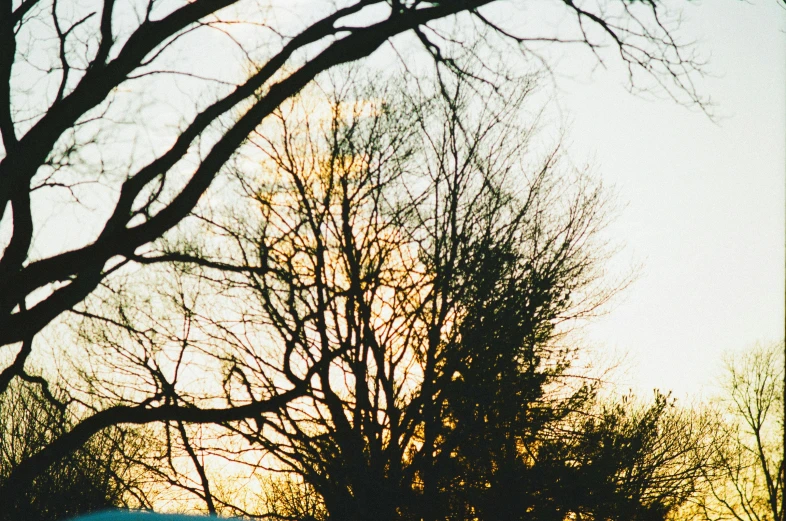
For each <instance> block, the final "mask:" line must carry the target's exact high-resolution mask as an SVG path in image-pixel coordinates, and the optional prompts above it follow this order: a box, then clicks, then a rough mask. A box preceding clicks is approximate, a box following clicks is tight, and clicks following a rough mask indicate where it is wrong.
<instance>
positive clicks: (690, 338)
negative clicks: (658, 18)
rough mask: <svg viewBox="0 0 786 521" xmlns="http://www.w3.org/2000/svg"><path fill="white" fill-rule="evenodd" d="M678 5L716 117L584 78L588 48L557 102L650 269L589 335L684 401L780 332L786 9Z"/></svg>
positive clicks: (631, 256)
mask: <svg viewBox="0 0 786 521" xmlns="http://www.w3.org/2000/svg"><path fill="white" fill-rule="evenodd" d="M673 4H675V5H676V4H680V5H682V6H683V7H684V16H685V23H684V26H683V28H682V31H681V32H680V33H679V34H681V35H682V36H683V39H687V40H695V41H696V46H697V47H696V48H697V50H698V51H699V52H700V53H701V54H703V55H704V56H706V57H707V58H708V59H709V64H708V66H707V71H708V72H709V73H711V75H712V76H711V77H707V78H706V79H705V80H704V81H702V82H701V83H700V85H699V87H700V90H701V92H702V93H704V94H706V95H708V96H711V97H712V98H713V100H714V101H715V103H716V106H715V109H714V112H715V114H716V116H717V117H716V121H714V122H713V121H711V120H710V118H708V117H707V116H706V115H705V114H703V113H701V112H700V111H698V110H696V109H695V108H694V109H690V108H685V107H682V106H678V105H677V104H676V103H674V102H673V101H672V100H669V99H660V100H651V99H644V98H642V97H637V96H633V95H631V94H629V93H628V92H627V91H626V89H625V87H624V81H623V79H624V71H623V70H621V69H620V68H619V67H618V65H619V64H618V63H617V65H614V63H616V62H609V63H610V69H609V70H603V69H597V70H595V72H594V73H592V74H589V73H582V72H580V70H581V69H582V68H584V69H586V68H587V67H586V64H587V63H589V62H590V61H591V59H590V58H591V57H590V56H588V55H587V53H586V49H585V50H584V53H583V54H582V53H581V51H577V53H576V54H575V55H572V56H571V55H568V56H566V57H565V59H564V60H563V61H562V62H561V65H560V66H559V67H558V69H557V71H558V72H561V73H563V74H564V76H563V77H561V78H559V80H558V82H557V85H558V87H559V89H560V91H559V92H558V93H557V94H556V95H555V98H554V99H555V101H558V102H559V107H560V109H561V117H562V118H563V119H564V120H567V121H568V122H570V128H569V134H568V135H569V138H568V143H569V146H568V147H567V149H568V151H569V154H570V156H571V158H572V159H573V160H574V161H575V162H576V163H584V162H586V161H587V160H588V159H589V160H590V162H591V163H592V164H593V165H594V167H595V169H596V170H597V171H598V173H599V174H600V175H601V176H602V178H603V179H604V180H606V181H608V182H609V183H610V184H613V185H615V186H616V189H617V193H618V197H619V200H620V201H621V202H622V203H626V205H627V206H626V207H625V208H624V209H623V210H622V211H621V213H620V216H619V218H618V219H617V221H616V222H615V223H614V224H613V226H612V227H611V228H610V230H609V233H610V234H611V236H612V237H613V239H614V240H618V241H620V242H622V243H623V244H625V245H626V246H625V249H624V250H623V252H622V254H621V256H620V258H619V259H618V260H619V264H621V265H623V266H630V264H631V263H640V264H641V265H642V267H643V270H642V272H641V276H640V277H639V279H638V280H637V282H636V283H635V284H634V285H633V286H631V287H630V288H629V289H628V290H627V291H626V292H625V293H624V294H623V295H622V296H621V298H619V299H618V300H617V302H616V305H615V307H614V308H613V309H611V312H610V313H609V314H608V315H607V316H605V317H603V318H601V319H599V320H597V321H595V322H594V323H593V324H592V325H591V326H589V328H588V334H589V336H590V338H591V340H592V341H593V343H594V344H595V345H596V346H597V347H598V348H599V349H600V350H601V351H605V352H609V351H614V352H619V353H622V352H627V353H630V359H629V360H630V366H631V370H630V371H629V373H628V374H627V377H626V380H625V381H624V382H623V383H624V384H626V385H629V386H631V387H634V388H635V389H637V390H639V391H646V390H648V389H651V388H654V387H658V388H661V389H672V390H674V391H675V394H676V395H678V396H683V395H685V394H688V393H690V394H694V393H697V392H699V391H700V390H701V388H702V385H704V384H707V383H710V382H711V380H712V377H713V375H714V374H717V372H718V367H719V361H720V356H721V354H722V353H723V352H725V351H728V350H732V349H740V348H744V347H746V346H749V345H751V344H753V343H754V342H756V341H776V340H778V339H780V338H782V336H783V329H784V325H783V317H784V237H785V235H786V232H785V231H784V206H785V205H786V201H785V200H784V187H785V186H786V151H785V148H786V147H785V144H786V130H785V129H786V32H785V31H786V9H784V8H782V7H781V5H780V4H779V2H778V0H751V2H745V1H743V0H712V1H710V0H704V2H674V3H673ZM536 18H537V17H533V19H536ZM206 52H208V53H209V51H206ZM577 64H578V66H577ZM577 71H579V72H577Z"/></svg>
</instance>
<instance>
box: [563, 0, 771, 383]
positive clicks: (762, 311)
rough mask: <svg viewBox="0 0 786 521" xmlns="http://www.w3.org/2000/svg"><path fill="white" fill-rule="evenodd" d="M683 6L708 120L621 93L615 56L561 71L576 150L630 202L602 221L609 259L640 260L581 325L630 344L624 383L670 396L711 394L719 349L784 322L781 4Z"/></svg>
mask: <svg viewBox="0 0 786 521" xmlns="http://www.w3.org/2000/svg"><path fill="white" fill-rule="evenodd" d="M686 4H687V3H686ZM684 14H685V18H686V21H685V24H684V26H683V29H682V31H681V33H680V34H682V35H684V36H686V37H687V39H691V40H696V41H697V49H698V50H699V51H700V53H702V54H703V55H705V56H707V57H708V59H709V64H708V67H707V70H708V71H709V72H710V73H711V74H712V76H713V77H709V78H706V79H705V80H704V81H702V82H701V83H700V85H699V86H700V90H701V92H702V93H703V94H706V95H709V96H711V97H712V98H713V100H714V101H715V103H716V107H715V110H714V112H715V114H716V115H717V118H716V119H717V122H715V123H713V122H712V121H711V120H710V119H709V118H708V117H707V116H706V115H704V114H702V113H700V112H698V111H696V110H690V109H686V108H684V107H680V106H677V105H676V104H675V103H674V102H672V101H670V100H668V99H663V100H645V99H642V98H640V97H635V96H632V95H630V94H628V93H627V92H626V91H625V88H624V85H623V83H622V82H621V81H620V71H619V70H609V71H603V70H601V71H597V72H595V73H594V74H593V75H592V76H591V77H590V76H584V77H577V78H576V79H575V80H574V81H568V82H566V81H562V82H561V85H560V87H561V89H562V92H561V96H560V100H561V105H562V108H563V111H564V113H565V114H567V119H568V120H569V121H571V122H572V125H571V128H570V133H569V135H570V139H569V141H570V143H571V147H570V153H571V155H572V157H573V158H574V159H575V160H576V161H581V160H582V159H585V160H586V159H587V158H591V159H592V160H591V164H593V165H594V166H595V169H596V170H597V171H598V172H599V173H600V174H601V175H602V178H603V179H604V180H607V181H608V182H610V183H612V184H614V185H615V187H616V189H617V190H616V191H617V194H618V197H619V200H620V201H621V202H622V203H627V206H626V207H625V208H624V209H623V210H622V211H621V213H620V216H619V217H618V219H617V220H616V222H615V224H614V225H613V226H612V227H611V228H610V230H609V233H610V235H611V236H612V237H613V238H614V239H615V240H620V241H622V242H623V243H624V244H625V248H624V250H623V253H622V254H621V256H620V258H618V262H619V263H622V264H625V263H628V264H629V265H630V263H631V262H637V263H641V264H642V266H643V270H642V272H641V275H640V277H639V278H638V280H637V282H636V283H635V284H634V285H633V286H631V287H630V288H629V289H627V290H626V292H625V293H624V294H623V295H622V297H621V298H620V299H619V300H618V301H617V303H616V305H615V306H614V307H613V309H612V310H611V312H610V313H609V314H608V315H607V316H605V317H603V318H601V319H599V320H597V321H595V322H594V324H593V325H591V326H590V327H589V331H588V334H589V337H590V338H591V339H592V341H593V343H595V344H596V346H597V348H599V349H603V350H609V351H614V352H619V353H628V354H629V360H628V362H629V363H628V364H627V365H628V367H629V371H628V372H627V373H626V375H625V376H624V377H622V379H621V382H622V383H623V385H624V386H630V387H632V388H633V389H635V390H637V391H639V392H648V391H649V390H650V389H652V388H655V387H657V388H660V389H662V390H668V389H671V390H673V391H674V394H675V396H678V397H684V396H686V395H691V396H697V395H699V394H704V395H707V394H709V393H710V392H711V388H709V387H708V385H711V384H712V383H713V380H714V378H715V376H716V375H717V374H718V370H719V367H720V358H721V355H722V353H724V352H725V351H729V350H735V349H737V350H738V349H742V348H745V347H747V346H750V345H751V344H753V343H755V342H757V341H763V342H767V341H777V340H779V339H781V338H783V330H784V323H783V320H784V319H783V317H784V236H785V232H784V205H785V202H784V186H786V166H785V165H786V154H785V153H784V148H785V147H784V144H785V143H786V132H785V131H784V129H786V103H785V102H784V100H786V74H785V71H786V33H785V32H784V30H786V9H784V8H782V7H781V6H780V5H778V2H776V0H754V1H753V2H750V3H747V2H742V1H736V0H715V1H712V2H709V1H705V2H702V3H700V4H698V5H697V4H691V5H687V6H686V8H685V11H684Z"/></svg>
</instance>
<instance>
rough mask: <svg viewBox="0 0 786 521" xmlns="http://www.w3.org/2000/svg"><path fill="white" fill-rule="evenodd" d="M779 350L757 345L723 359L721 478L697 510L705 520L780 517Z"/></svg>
mask: <svg viewBox="0 0 786 521" xmlns="http://www.w3.org/2000/svg"><path fill="white" fill-rule="evenodd" d="M783 371H784V368H783V348H782V345H780V344H771V345H756V346H755V347H753V348H752V349H750V350H747V351H746V352H744V353H743V354H742V355H741V356H736V357H732V356H730V357H728V358H727V360H726V371H725V374H724V376H723V392H724V394H723V395H722V396H721V406H722V408H721V415H722V420H721V422H720V426H721V427H722V428H723V430H720V435H719V436H718V441H717V447H716V452H715V464H716V466H717V468H719V469H720V473H719V474H718V475H717V476H714V479H709V480H708V498H707V499H706V500H705V501H704V502H703V503H702V504H701V507H702V511H701V513H702V515H703V516H704V518H705V519H708V520H713V521H714V520H721V519H736V520H740V521H742V520H745V521H749V520H752V519H753V520H757V521H765V520H766V521H777V520H779V519H782V516H783V497H784V481H783V445H782V438H781V434H782V430H781V429H782V428H783V402H782V401H781V398H782V389H781V386H782V385H783V378H782V376H783Z"/></svg>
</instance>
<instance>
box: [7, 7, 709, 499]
mask: <svg viewBox="0 0 786 521" xmlns="http://www.w3.org/2000/svg"><path fill="white" fill-rule="evenodd" d="M492 3H493V2H492V1H491V0H455V1H445V2H431V1H428V2H427V1H421V0H412V1H400V0H385V1H383V0H358V1H354V2H348V3H344V4H341V6H338V7H335V6H333V7H330V8H328V7H327V6H325V12H324V13H322V17H321V18H317V17H315V16H314V15H312V14H310V13H309V15H308V16H306V17H305V18H303V20H307V22H305V23H304V22H300V21H298V22H291V23H290V22H288V21H287V20H290V19H291V17H288V14H287V12H286V10H283V11H282V10H280V9H279V8H278V6H277V5H276V4H274V5H272V6H268V7H265V6H260V5H258V4H256V3H254V2H251V1H245V0H243V1H241V0H194V1H189V2H177V1H171V2H154V1H152V0H151V1H143V0H140V1H138V2H129V3H125V4H122V5H121V4H118V3H116V2H114V0H104V1H94V2H73V1H63V0H16V1H15V0H4V1H3V2H2V3H1V4H0V48H2V49H3V51H2V53H0V136H1V137H2V143H3V149H2V159H0V212H2V213H0V234H2V237H3V240H4V242H3V246H4V250H3V254H2V258H0V349H1V350H2V359H3V360H4V361H5V365H4V366H3V369H2V371H0V393H3V392H5V391H6V390H7V389H8V388H9V385H10V384H11V382H12V381H13V380H14V379H16V378H31V377H32V378H39V377H41V376H42V375H44V374H49V373H47V372H46V371H45V369H47V368H45V367H43V366H39V367H38V368H36V369H35V370H33V369H32V368H31V367H30V364H31V363H32V360H33V358H35V357H32V356H31V355H32V353H33V352H34V351H36V350H37V347H36V346H41V344H43V343H44V342H43V341H42V338H41V336H40V335H39V334H40V333H41V332H42V330H44V329H45V328H47V327H48V326H50V324H52V323H53V321H56V319H58V317H61V316H62V315H63V314H64V313H66V312H76V313H81V314H84V313H85V312H86V311H85V309H84V307H83V306H82V304H83V302H84V301H85V299H86V298H88V297H89V296H91V295H92V294H94V293H95V291H96V290H97V288H99V287H100V286H101V285H102V284H104V283H105V282H106V281H107V280H108V279H111V278H113V277H118V278H122V277H129V278H133V276H134V275H135V274H139V273H144V272H146V271H147V268H148V267H150V265H151V264H155V263H156V262H164V261H166V262H169V261H171V260H173V259H172V258H171V257H166V256H165V257H162V258H160V259H156V258H155V257H153V256H150V255H147V256H145V254H146V253H150V252H151V251H153V250H154V246H156V244H157V243H158V241H160V240H162V238H165V236H167V235H168V234H170V233H172V232H173V231H175V230H176V229H177V228H178V227H179V226H180V225H181V223H182V221H183V220H184V219H185V218H186V217H187V216H189V215H190V214H191V212H192V211H193V210H194V208H195V206H196V205H197V204H198V203H199V201H200V200H201V199H202V198H203V197H204V196H205V195H206V194H208V193H210V189H211V186H215V180H216V178H217V176H219V174H220V173H221V172H223V171H224V170H225V166H226V164H227V162H228V161H229V160H230V159H231V158H233V156H234V155H235V153H236V151H237V149H238V148H239V147H240V146H241V145H242V144H243V143H244V142H246V141H247V140H248V138H249V136H251V135H252V133H253V132H255V131H256V130H257V129H258V128H259V125H260V123H262V122H263V120H265V119H266V118H269V117H271V116H273V115H274V114H275V112H276V110H277V109H279V108H280V106H281V104H282V103H283V102H285V101H286V100H287V99H289V98H291V97H292V96H294V95H296V94H297V93H298V92H300V91H301V90H302V89H303V88H304V87H305V86H306V85H308V84H309V83H310V82H311V81H312V80H313V79H314V78H316V77H317V76H318V75H319V74H320V73H322V72H324V71H327V70H329V69H331V68H332V67H334V66H335V65H338V64H341V63H347V62H352V61H355V60H359V59H361V58H363V57H366V56H368V55H370V54H371V53H373V52H375V51H376V50H377V49H378V48H380V46H382V45H383V44H384V43H385V42H388V41H389V40H390V39H391V38H393V37H396V36H397V35H401V34H404V33H406V34H410V35H414V39H415V40H416V41H417V42H420V43H421V44H422V46H423V48H425V50H426V52H427V53H428V54H429V55H430V56H431V57H433V58H434V59H435V60H436V61H437V63H438V64H439V66H440V67H441V68H442V69H443V70H445V69H449V70H452V71H453V72H455V73H458V74H466V71H464V70H462V67H461V66H460V65H459V63H460V62H459V61H458V60H457V59H456V56H457V55H456V52H459V51H460V50H461V49H464V50H466V49H471V48H470V47H467V46H462V45H461V43H462V39H461V38H457V37H455V36H454V35H453V34H451V33H450V32H449V31H447V26H446V25H445V24H443V23H437V21H439V20H443V19H449V20H453V21H456V23H460V25H459V26H457V27H460V28H461V29H462V30H464V29H467V28H468V27H471V26H474V27H476V28H478V27H479V28H481V29H482V30H485V31H486V33H484V35H483V37H484V38H487V39H488V40H492V39H496V40H497V41H505V42H508V43H512V44H514V45H516V46H518V47H520V49H521V50H522V51H524V52H527V51H528V50H530V47H529V46H530V44H531V43H532V42H533V41H544V42H551V41H554V42H559V41H578V42H583V43H584V44H586V45H587V46H589V48H590V49H591V50H592V51H594V52H596V53H598V54H597V55H598V57H599V58H602V57H603V56H604V55H603V54H602V53H601V51H600V50H599V49H600V46H602V45H603V44H605V43H610V44H611V45H612V47H613V48H614V49H615V50H616V51H618V53H619V57H620V58H621V59H622V60H623V61H624V62H625V63H626V64H627V65H628V66H629V71H630V73H631V77H632V78H635V77H637V75H638V74H640V73H643V74H649V75H650V76H649V77H651V78H654V79H655V80H657V81H658V82H660V83H661V84H662V85H664V86H665V87H667V90H669V92H672V93H676V94H680V93H681V94H684V95H687V97H688V99H689V100H695V101H698V97H697V96H696V93H695V91H694V90H693V87H692V85H691V83H690V81H691V74H692V72H693V71H695V66H696V62H695V61H694V60H693V57H692V56H690V55H686V54H685V53H686V51H685V49H684V48H683V47H681V46H680V45H679V44H678V43H677V41H676V40H675V39H674V38H673V35H672V33H671V32H670V31H669V30H668V29H667V26H666V25H665V22H664V20H663V16H664V13H663V9H662V7H661V5H660V3H658V2H627V1H622V0H619V1H618V0H613V1H608V2H600V3H599V4H597V5H584V4H581V5H580V4H578V3H574V2H572V1H564V2H560V1H556V0H555V1H554V5H555V6H556V7H558V8H561V9H565V11H566V12H567V13H569V14H570V15H571V17H572V19H573V20H574V22H575V26H574V31H573V33H571V34H567V35H562V34H558V35H542V34H538V35H526V34H515V31H512V30H511V28H510V27H509V26H508V25H509V24H508V23H507V20H506V15H504V14H500V13H498V12H495V11H494V10H493V9H487V7H488V8H490V7H491V5H490V4H492ZM459 33H460V31H459ZM465 43H466V39H465ZM214 44H215V47H214ZM457 47H458V49H459V51H457ZM215 49H219V53H222V54H219V55H218V56H216V57H215V58H211V51H212V52H215ZM222 57H223V58H225V59H222ZM208 60H214V62H215V63H209V64H206V63H205V62H206V61H208ZM228 62H237V63H240V64H241V65H240V67H241V68H243V67H245V68H246V69H245V71H244V72H245V73H246V74H244V75H242V77H241V75H240V74H234V76H233V75H232V74H227V75H226V77H222V76H223V73H224V71H223V70H220V67H222V66H226V65H227V63H228ZM213 66H215V67H216V71H217V72H216V73H215V75H214V74H213V69H212V67H213ZM249 67H250V68H251V69H252V71H251V73H250V74H247V72H248V68H249ZM487 72H488V71H487ZM489 74H490V73H489ZM227 78H229V79H227ZM157 99H158V100H159V101H156V100H157ZM183 100H186V101H187V102H188V103H182V101H183ZM178 103H180V104H179V105H178ZM165 105H169V107H167V109H166V110H164V106H165ZM172 106H174V107H172ZM172 129H174V130H172ZM71 212H74V213H73V214H72V213H71ZM69 215H75V216H76V219H74V220H69V217H68V216H69ZM46 220H50V221H54V222H56V223H60V224H62V225H66V226H69V229H68V230H63V229H56V230H55V231H54V232H49V234H47V233H42V230H44V229H45V228H46V227H45V226H44V221H46ZM53 233H54V235H55V236H56V238H57V241H58V242H60V244H58V245H55V244H53V241H52V237H53ZM142 256H145V259H144V260H140V259H141V257H142ZM180 261H181V262H185V263H189V262H194V263H196V264H198V262H196V261H194V259H193V258H192V257H189V256H184V257H182V258H181V259H180ZM225 267H226V268H228V269H231V268H234V269H236V270H239V271H244V270H245V271H246V272H249V271H252V272H253V270H252V269H250V268H249V267H248V266H242V267H237V266H234V267H233V266H231V265H229V263H227V265H226V266H225ZM143 268H145V269H143ZM254 269H256V267H254ZM121 318H122V317H121ZM139 333H144V332H139ZM68 353H69V351H68V347H67V346H65V347H64V348H63V350H62V351H60V352H58V353H56V358H57V359H60V358H65V357H68V356H69V355H68ZM127 354H129V356H130V355H131V353H127ZM136 354H140V353H139V352H138V353H136ZM141 355H142V361H143V362H145V361H146V360H145V359H144V356H145V354H144V353H142V354H141ZM147 361H148V362H149V360H147ZM44 365H45V364H44ZM147 368H148V376H150V377H151V378H152V380H150V382H149V383H151V385H150V386H149V387H147V388H145V393H136V394H134V395H133V397H131V395H130V394H128V395H123V391H122V390H120V389H118V390H117V392H116V394H117V395H118V396H116V397H117V398H118V400H116V401H114V402H112V401H111V400H105V401H104V402H102V403H101V404H97V402H96V403H90V404H82V405H84V407H83V408H81V409H80V411H79V414H78V415H77V416H78V418H79V420H78V421H77V422H76V423H75V424H74V425H73V427H72V428H71V429H70V430H68V432H64V433H63V434H62V435H61V436H59V437H57V438H56V439H53V440H52V441H51V443H48V444H47V445H46V446H44V447H42V448H41V450H39V451H38V452H36V453H35V454H31V455H30V456H29V457H28V458H27V459H26V460H25V461H22V462H20V463H19V464H18V465H17V466H16V467H15V468H14V470H13V474H12V475H11V476H10V477H9V481H6V483H11V482H13V483H23V482H28V481H30V480H32V479H34V477H35V476H36V475H37V474H39V473H40V472H41V471H42V470H43V469H46V468H47V467H48V466H49V465H50V464H52V463H53V462H55V461H57V460H58V459H59V458H61V457H63V456H65V455H67V454H69V453H71V452H73V451H74V450H77V449H78V448H79V447H81V446H82V445H83V444H84V443H86V442H87V440H89V439H90V438H91V437H92V436H93V435H95V434H96V433H98V432H100V431H101V430H102V429H105V428H107V427H110V426H113V425H117V424H121V423H131V424H140V423H150V422H158V421H169V422H184V423H194V422H195V423H221V422H230V421H236V420H241V419H247V418H251V417H258V416H260V415H263V414H265V413H269V412H274V411H278V410H279V409H280V408H281V407H282V406H283V405H284V404H286V403H288V402H289V401H290V400H291V399H293V398H295V397H296V396H299V395H301V394H302V393H303V392H304V390H305V388H306V387H307V383H308V382H309V381H310V380H309V379H310V377H311V374H307V375H302V374H295V373H291V374H290V375H289V376H290V377H292V378H291V380H290V383H291V384H292V385H291V386H290V387H288V388H287V389H286V391H285V392H282V393H276V394H274V395H266V396H265V397H264V398H259V399H255V400H252V401H249V402H247V403H245V404H243V405H237V406H233V405H231V404H227V403H223V404H221V405H218V404H216V403H215V402H213V405H209V406H208V405H205V404H206V403H208V402H207V401H205V402H200V403H199V404H198V403H196V402H194V401H190V402H189V401H187V400H183V399H182V397H178V395H177V393H174V392H173V387H174V386H173V382H172V379H171V376H172V375H171V374H169V375H168V376H167V375H165V371H163V370H162V368H161V367H158V366H156V365H155V364H149V365H148V366H147ZM320 370H321V371H325V370H327V369H324V368H319V366H313V371H315V372H318V371H320ZM96 385H97V386H99V387H103V388H104V389H105V390H107V389H109V388H110V387H111V386H112V379H111V378H109V379H106V380H104V381H103V382H96ZM279 389H280V388H279ZM148 391H149V392H148ZM110 394H111V393H110ZM121 395H123V396H121ZM80 407H81V406H80ZM4 494H5V490H4V489H0V496H3V495H4Z"/></svg>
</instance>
